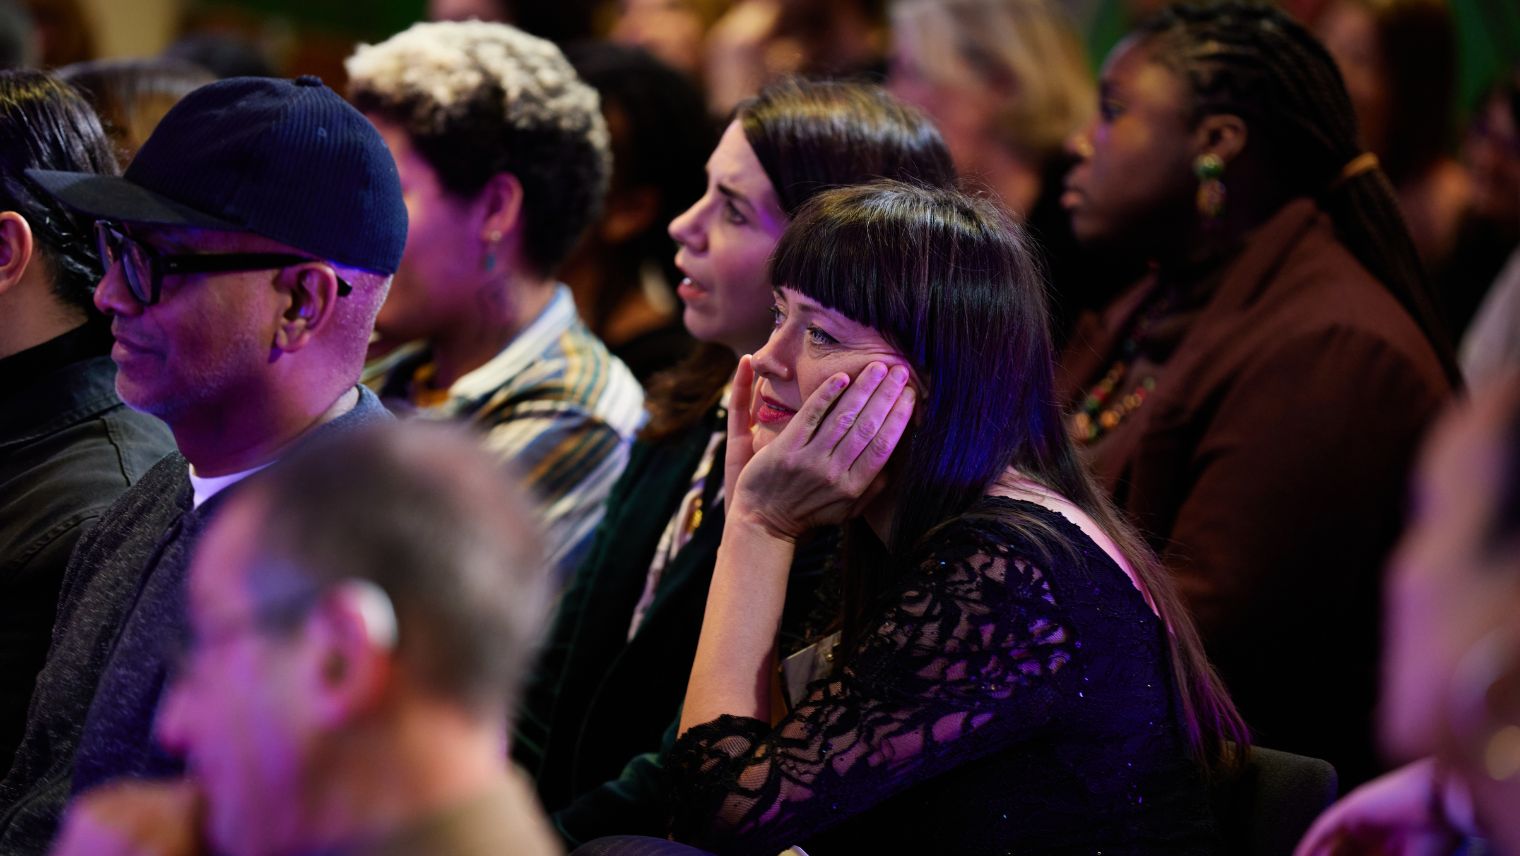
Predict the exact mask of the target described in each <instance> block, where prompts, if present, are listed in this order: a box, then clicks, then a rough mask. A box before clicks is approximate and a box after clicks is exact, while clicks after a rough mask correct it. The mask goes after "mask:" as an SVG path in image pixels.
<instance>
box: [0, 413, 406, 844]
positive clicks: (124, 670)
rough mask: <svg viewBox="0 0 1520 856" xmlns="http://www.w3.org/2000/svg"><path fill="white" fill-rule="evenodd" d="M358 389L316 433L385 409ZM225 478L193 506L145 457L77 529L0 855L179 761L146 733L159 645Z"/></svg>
mask: <svg viewBox="0 0 1520 856" xmlns="http://www.w3.org/2000/svg"><path fill="white" fill-rule="evenodd" d="M390 418H391V417H390V415H389V414H388V413H386V411H385V409H384V408H383V407H382V406H381V405H380V402H379V400H378V399H376V398H375V396H374V394H373V393H371V392H370V391H369V390H367V389H363V388H360V398H359V403H358V405H357V406H356V407H354V409H353V410H351V411H349V412H348V413H346V414H344V415H343V416H340V417H338V418H337V419H335V420H333V421H332V422H329V423H327V424H326V425H323V426H322V427H321V428H319V429H317V431H315V432H313V434H314V435H316V434H327V433H329V432H332V431H346V430H352V429H354V428H358V427H361V426H363V425H367V424H371V423H374V422H376V421H378V420H387V419H390ZM236 489H237V485H234V486H232V487H229V488H226V489H224V490H223V491H222V492H221V493H218V494H217V495H216V496H215V497H213V498H212V499H210V500H208V501H207V502H205V503H203V504H202V505H201V507H200V508H198V509H196V508H193V507H192V505H193V503H192V489H191V486H190V477H189V465H188V463H187V462H186V461H185V459H184V458H183V457H181V456H180V455H179V454H178V453H176V454H172V455H170V456H168V457H166V458H164V459H163V460H162V461H160V462H159V463H158V465H157V466H155V467H153V469H151V470H150V471H149V472H148V474H147V475H146V476H145V477H144V478H143V480H142V481H140V482H138V483H137V484H136V485H134V486H133V487H132V488H131V489H130V490H128V491H127V492H126V493H125V494H123V495H122V497H121V499H120V500H118V501H117V502H116V504H115V505H113V506H112V507H111V509H110V510H109V511H108V512H106V514H105V515H104V516H103V517H101V519H100V521H99V522H98V523H97V524H96V525H95V527H94V528H93V529H92V530H91V531H90V533H89V535H88V536H87V537H85V538H84V539H83V540H81V542H80V544H79V548H78V549H77V550H76V551H75V553H74V558H73V560H72V561H70V563H69V569H68V573H67V576H66V577H65V580H64V587H63V592H62V596H61V598H60V600H59V605H58V618H57V621H56V623H55V624H54V626H53V647H52V650H51V651H49V653H48V659H47V665H45V666H44V667H43V670H42V673H41V674H40V675H39V676H38V678H37V691H36V694H35V695H34V697H33V699H32V705H31V709H30V710H29V711H28V716H27V725H26V737H25V738H24V740H23V742H22V744H21V747H20V748H19V749H18V750H17V752H16V760H15V762H14V763H13V764H12V766H11V770H10V773H9V775H7V776H6V777H5V780H4V781H3V782H0V854H40V853H44V852H46V851H47V849H48V846H49V845H50V843H51V842H52V839H53V835H54V834H55V832H56V831H57V826H58V819H59V816H60V815H61V813H62V811H63V808H64V805H65V804H66V803H67V802H68V799H69V797H70V796H71V794H72V793H74V792H77V791H82V790H86V789H88V788H90V787H93V786H94V785H97V784H100V783H102V782H104V781H106V780H108V779H113V778H116V777H118V776H140V777H154V776H168V775H173V774H176V773H178V772H180V771H181V770H182V769H183V765H182V764H181V763H180V761H179V759H177V758H174V757H172V756H170V755H168V754H167V753H165V752H164V751H163V750H162V749H160V748H159V747H158V745H157V744H156V743H155V742H154V741H153V716H154V713H155V712H156V711H157V708H158V702H159V698H160V696H161V695H162V693H163V690H164V685H165V679H166V677H167V673H168V662H167V659H168V652H169V651H170V650H171V649H172V648H173V647H174V646H175V645H176V643H178V642H179V641H180V640H182V639H183V637H184V633H185V629H186V626H187V621H186V614H185V575H186V571H187V570H188V569H189V563H190V554H191V550H192V548H193V546H194V544H195V541H196V539H197V537H198V536H199V535H200V533H201V532H202V531H203V530H204V529H205V527H206V526H207V524H208V523H209V521H210V520H211V518H212V516H214V515H215V514H216V511H217V509H218V508H219V507H221V505H222V504H223V503H224V501H225V499H226V497H227V496H228V495H229V494H230V492H232V491H234V490H236Z"/></svg>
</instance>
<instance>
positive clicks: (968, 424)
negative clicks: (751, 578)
mask: <svg viewBox="0 0 1520 856" xmlns="http://www.w3.org/2000/svg"><path fill="white" fill-rule="evenodd" d="M771 281H772V283H773V284H775V285H777V286H781V285H785V286H786V287H787V288H790V289H793V290H795V291H797V292H799V293H801V294H803V295H806V296H808V297H810V298H812V299H813V300H816V301H818V302H819V303H821V304H823V305H824V306H827V307H829V308H831V309H833V310H835V311H837V312H839V313H841V314H843V315H845V316H846V317H848V318H850V319H852V320H854V321H856V322H858V323H860V324H864V325H866V326H868V327H871V328H873V329H875V330H877V331H879V332H880V333H881V334H882V335H883V336H884V337H885V338H886V339H887V341H888V342H889V343H890V344H891V345H892V346H893V347H894V348H896V349H897V350H898V351H899V352H900V353H902V355H903V356H904V357H905V358H906V359H907V360H908V362H909V363H910V364H911V365H912V366H913V369H914V371H915V372H916V373H917V374H918V376H919V377H920V378H922V379H923V381H924V384H925V386H926V389H925V390H924V392H923V394H922V395H921V396H920V398H919V401H918V406H917V408H916V410H915V414H914V428H913V431H912V434H911V436H910V437H909V438H908V439H907V440H906V441H905V444H906V448H900V449H899V451H898V456H899V461H898V464H897V465H898V466H899V467H900V469H899V470H898V471H897V476H896V479H897V489H898V491H899V492H900V495H901V496H903V497H912V499H911V501H907V500H904V501H901V502H899V503H898V505H897V511H896V517H895V519H894V520H893V521H892V529H891V534H890V536H889V537H888V543H887V544H886V545H885V546H886V552H887V557H888V558H887V562H886V563H885V568H886V569H887V572H886V573H881V572H880V570H879V568H880V567H882V565H881V563H877V562H864V561H860V560H859V559H858V556H859V555H860V554H859V552H858V551H854V550H851V551H850V552H848V553H847V555H846V560H845V563H844V574H845V582H844V592H845V598H846V604H845V612H844V622H845V626H844V631H845V634H846V635H847V636H851V635H855V634H856V633H858V632H859V622H860V621H861V620H862V619H863V618H864V614H865V611H866V608H867V607H868V606H869V605H870V604H871V602H872V601H874V600H875V598H876V597H877V596H879V595H880V593H881V592H882V590H883V589H885V587H886V586H887V585H889V584H890V583H891V581H892V577H893V576H895V575H896V574H898V573H902V572H903V570H904V568H905V563H906V562H908V561H910V557H912V556H913V555H914V554H915V553H916V552H917V549H918V548H919V546H920V545H921V544H922V542H923V541H924V539H925V538H926V537H927V536H928V535H930V534H931V533H932V532H934V531H935V530H936V529H938V528H939V527H941V526H943V525H945V524H946V523H948V522H950V521H952V520H954V519H956V518H958V517H960V516H962V515H964V514H966V513H967V512H968V511H969V510H970V509H971V507H972V505H973V504H974V503H975V502H976V501H977V500H978V499H979V498H981V497H982V496H984V495H985V494H986V493H987V492H988V490H989V488H991V487H992V486H993V484H994V483H995V482H997V481H998V479H999V478H1001V477H1002V476H1003V475H1004V474H1005V473H1007V472H1008V471H1009V469H1010V468H1016V469H1017V471H1018V472H1019V473H1020V474H1022V475H1023V476H1024V477H1026V478H1029V479H1032V480H1034V481H1036V482H1038V483H1039V484H1041V485H1044V486H1045V487H1047V488H1049V489H1051V490H1053V491H1055V492H1056V493H1057V494H1059V495H1061V496H1063V497H1065V498H1067V499H1068V500H1070V501H1071V502H1072V503H1074V504H1075V505H1077V506H1078V507H1079V508H1081V509H1082V510H1083V511H1085V512H1087V514H1089V515H1090V516H1091V517H1092V518H1093V520H1095V521H1096V522H1097V523H1098V525H1099V526H1100V527H1102V529H1103V531H1104V532H1106V533H1108V534H1109V535H1110V536H1111V537H1112V538H1113V539H1114V541H1115V543H1117V544H1118V545H1119V548H1120V550H1121V551H1122V553H1123V554H1124V556H1125V558H1127V559H1128V560H1129V562H1130V563H1131V565H1132V567H1133V568H1134V569H1135V571H1136V573H1137V574H1138V575H1139V578H1140V580H1141V582H1142V584H1143V585H1144V587H1145V589H1146V591H1147V592H1148V593H1149V594H1150V596H1151V597H1152V599H1153V601H1154V603H1155V605H1156V607H1157V612H1158V614H1159V615H1160V618H1161V620H1162V621H1163V622H1164V623H1165V624H1166V626H1168V627H1169V628H1171V631H1172V633H1171V658H1172V668H1173V671H1174V673H1175V677H1176V682H1177V686H1178V687H1179V694H1180V696H1181V700H1182V705H1183V710H1184V714H1185V717H1186V720H1187V722H1188V724H1189V739H1190V741H1191V745H1192V748H1193V749H1194V750H1195V752H1196V754H1197V755H1198V756H1199V757H1200V758H1201V759H1205V760H1207V761H1209V762H1211V763H1212V762H1214V761H1218V760H1219V759H1221V758H1223V757H1224V756H1225V741H1226V740H1229V741H1233V742H1234V743H1236V744H1237V745H1243V744H1244V742H1245V741H1246V734H1247V732H1246V730H1245V726H1244V725H1243V724H1242V723H1241V721H1240V718H1239V716H1238V714H1236V712H1235V709H1234V707H1233V705H1232V704H1231V703H1230V701H1229V697H1228V695H1227V694H1226V693H1225V692H1224V690H1223V689H1222V687H1221V685H1220V684H1219V682H1218V679H1217V678H1216V677H1215V676H1214V674H1213V671H1212V669H1211V668H1210V667H1209V665H1208V661H1207V659H1206V658H1205V657H1204V654H1203V647H1202V645H1201V643H1200V642H1199V640H1198V636H1197V633H1196V632H1195V630H1194V629H1193V625H1192V622H1191V620H1190V619H1189V618H1188V615H1187V612H1186V610H1185V609H1184V608H1183V606H1182V604H1181V601H1180V600H1179V599H1178V596H1177V594H1176V592H1175V591H1174V589H1173V588H1172V585H1171V581H1170V579H1169V578H1168V577H1167V576H1166V574H1165V572H1164V571H1163V569H1162V568H1161V567H1160V564H1159V562H1157V560H1156V559H1155V557H1154V555H1153V554H1152V553H1151V552H1150V551H1149V550H1148V549H1147V548H1146V547H1145V545H1144V542H1143V541H1142V540H1141V539H1140V537H1139V536H1138V535H1137V534H1136V533H1135V532H1134V531H1133V530H1132V529H1130V528H1129V526H1128V525H1126V524H1125V523H1124V521H1123V520H1122V518H1121V517H1120V516H1119V514H1118V512H1117V511H1116V510H1115V509H1114V507H1113V506H1112V505H1111V504H1110V503H1109V502H1108V501H1107V500H1106V499H1105V498H1104V496H1103V494H1102V492H1101V491H1100V490H1099V489H1098V488H1097V486H1096V485H1095V484H1094V482H1093V481H1092V478H1091V477H1090V476H1089V475H1088V473H1087V471H1086V470H1085V468H1084V467H1083V466H1082V465H1081V463H1080V461H1079V460H1078V458H1077V454H1076V451H1075V450H1074V448H1073V447H1072V444H1071V440H1070V439H1069V438H1068V436H1067V433H1066V429H1065V427H1064V423H1063V421H1062V419H1061V412H1060V409H1059V407H1058V405H1057V404H1056V399H1055V394H1054V389H1053V387H1054V383H1055V381H1054V369H1053V367H1052V360H1051V346H1050V334H1049V332H1048V330H1047V325H1046V320H1045V315H1046V309H1045V287H1044V277H1043V272H1042V271H1041V269H1040V266H1039V263H1038V261H1037V256H1036V254H1035V252H1034V250H1033V248H1032V247H1031V246H1030V243H1029V239H1028V238H1027V237H1026V236H1025V234H1024V232H1023V230H1022V229H1021V228H1020V227H1018V226H1017V225H1015V224H1014V223H1013V221H1012V220H1011V219H1009V217H1008V216H1007V214H1006V213H1004V212H1003V211H1002V210H1000V209H999V208H997V207H996V206H995V205H993V204H992V203H990V202H987V201H985V200H981V199H977V198H973V197H970V196H967V195H965V194H962V193H959V192H956V191H954V190H946V189H939V188H927V187H922V186H917V185H911V184H906V183H901V182H878V183H875V184H869V185H864V186H857V187H848V188H841V189H838V190H833V191H829V192H827V193H824V194H821V195H819V196H817V197H816V198H815V199H813V200H812V201H811V202H809V203H808V204H807V205H806V206H804V207H803V208H802V210H801V211H799V212H798V214H797V216H796V217H795V218H794V219H793V220H792V222H791V224H790V225H789V226H788V228H787V230H786V232H785V234H783V236H782V238H781V241H780V243H779V244H778V245H777V247H776V254H775V257H774V260H773V263H772V267H771ZM1013 523H1014V525H1015V526H1017V527H1019V528H1022V529H1025V530H1027V531H1031V532H1032V533H1037V534H1038V535H1039V536H1041V537H1036V538H1035V539H1034V540H1035V542H1036V543H1047V544H1048V543H1060V542H1061V541H1062V540H1063V539H1060V538H1056V537H1052V536H1053V535H1055V533H1053V532H1051V531H1050V530H1049V529H1048V528H1047V527H1046V526H1045V525H1043V524H1042V523H1041V522H1040V521H1039V520H1037V519H1035V518H1032V517H1031V518H1021V517H1015V519H1014V520H1013Z"/></svg>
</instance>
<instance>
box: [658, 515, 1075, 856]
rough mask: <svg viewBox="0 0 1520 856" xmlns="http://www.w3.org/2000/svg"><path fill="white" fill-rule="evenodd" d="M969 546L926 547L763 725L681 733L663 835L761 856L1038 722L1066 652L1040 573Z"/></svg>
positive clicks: (1049, 704) (1071, 646)
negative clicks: (855, 641) (812, 678)
mask: <svg viewBox="0 0 1520 856" xmlns="http://www.w3.org/2000/svg"><path fill="white" fill-rule="evenodd" d="M956 528H957V529H959V530H960V533H961V535H962V536H965V535H967V534H969V533H967V532H966V528H965V527H964V526H958V527H956ZM975 534H976V535H978V536H980V537H974V538H968V537H960V538H948V539H947V538H943V537H942V540H941V543H940V546H939V547H938V548H936V549H935V550H934V551H933V552H932V553H931V554H930V555H929V557H928V558H927V559H925V560H924V561H922V562H921V563H920V564H919V565H918V567H917V568H916V569H915V572H913V573H911V574H908V575H907V577H908V578H907V579H905V580H903V581H902V582H901V583H900V584H899V585H898V587H897V588H896V589H895V590H894V592H893V593H892V594H891V595H890V596H889V597H888V598H887V599H884V600H883V607H882V609H881V611H880V613H879V620H878V623H877V625H876V627H875V629H874V631H872V632H871V633H870V634H869V635H868V636H867V637H866V638H865V639H864V640H863V641H862V642H861V643H860V644H859V645H858V646H857V647H856V648H855V650H853V651H852V652H851V653H850V655H849V656H848V658H847V659H846V661H845V664H844V667H843V668H842V669H841V670H840V673H839V675H838V676H837V677H836V678H834V679H832V680H830V681H827V682H823V683H819V684H817V685H815V686H814V687H813V689H812V691H811V693H810V694H809V696H808V697H807V698H806V699H805V700H804V701H803V702H802V703H801V704H799V705H798V706H797V708H796V709H795V710H793V711H792V713H791V714H790V715H789V716H787V718H786V719H785V720H783V721H782V722H781V723H780V724H779V725H778V726H777V727H775V728H774V729H772V728H771V727H770V726H769V725H768V724H766V723H763V722H760V721H758V720H754V719H746V718H740V717H733V716H722V717H719V718H718V719H716V720H714V721H712V722H708V723H704V724H702V725H698V726H696V727H694V728H692V729H690V730H689V731H687V732H686V733H685V734H683V735H682V736H681V738H680V740H679V741H677V743H676V746H675V747H674V749H673V750H672V752H671V757H670V767H671V774H672V775H673V777H674V783H675V788H676V805H677V809H676V811H677V813H676V829H675V831H676V834H677V836H676V837H677V838H679V839H680V840H683V841H690V842H693V843H697V844H702V845H707V846H717V845H723V844H724V843H725V842H739V843H740V846H739V847H738V848H736V849H738V850H741V851H749V850H750V849H754V850H756V851H757V852H763V851H765V850H769V851H770V852H775V851H776V850H778V849H780V846H785V845H787V844H791V843H795V842H797V841H799V840H802V839H804V838H806V837H808V836H810V835H812V834H816V833H817V832H820V831H822V830H823V829H824V828H826V827H827V826H829V825H831V824H832V823H833V822H834V821H836V820H842V819H844V818H845V817H848V816H850V815H852V814H855V813H858V812H859V811H861V810H863V809H865V808H868V807H869V806H871V805H873V804H875V803H877V802H880V801H881V800H883V799H885V798H887V797H888V796H890V795H891V794H893V793H895V792H898V791H901V790H903V789H905V788H907V787H909V786H911V785H913V784H915V783H916V782H920V781H923V780H925V779H928V778H930V777H932V776H935V775H937V774H939V773H941V772H944V771H945V770H948V769H950V768H952V767H955V766H957V765H958V764H961V763H963V762H965V761H967V760H970V759H973V758H976V757H979V756H982V755H986V754H988V753H991V752H993V751H995V750H997V749H999V748H1002V747H1004V746H1006V745H1009V743H1011V742H1013V741H1014V740H1017V739H1018V736H1019V735H1020V734H1024V733H1029V732H1030V731H1032V730H1033V729H1035V728H1037V727H1039V726H1040V725H1041V724H1043V723H1044V722H1046V721H1047V720H1048V719H1049V718H1050V712H1051V711H1052V710H1053V709H1054V706H1055V701H1056V698H1057V693H1056V690H1055V687H1054V686H1053V682H1054V678H1055V677H1056V675H1057V674H1058V673H1060V672H1061V671H1062V669H1063V667H1065V666H1066V664H1068V663H1069V662H1070V661H1071V659H1072V657H1073V655H1074V653H1075V651H1076V649H1077V648H1078V647H1080V646H1079V645H1078V644H1077V642H1076V640H1075V639H1074V637H1073V634H1072V632H1071V630H1070V629H1069V628H1068V627H1067V626H1066V625H1065V624H1064V623H1063V619H1062V615H1061V612H1060V610H1059V608H1058V605H1057V604H1056V601H1055V598H1054V597H1053V595H1052V594H1051V589H1050V586H1049V584H1048V582H1047V580H1046V578H1045V572H1044V571H1043V570H1042V568H1041V567H1039V566H1038V565H1037V564H1036V563H1035V562H1033V561H1031V559H1030V558H1029V557H1026V556H1023V555H1018V554H1016V553H1015V552H1014V551H1012V550H1011V549H1010V548H1009V547H1008V546H1007V545H1006V544H1003V543H999V539H995V538H990V537H987V536H986V535H985V533H982V532H976V533H975ZM1002 540H1006V539H1002ZM778 845H779V846H778Z"/></svg>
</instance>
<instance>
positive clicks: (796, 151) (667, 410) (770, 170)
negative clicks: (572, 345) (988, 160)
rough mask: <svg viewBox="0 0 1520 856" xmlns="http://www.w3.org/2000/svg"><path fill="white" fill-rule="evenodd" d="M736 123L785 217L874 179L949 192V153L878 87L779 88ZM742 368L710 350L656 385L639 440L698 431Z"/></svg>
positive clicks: (927, 126)
mask: <svg viewBox="0 0 1520 856" xmlns="http://www.w3.org/2000/svg"><path fill="white" fill-rule="evenodd" d="M734 121H736V122H738V123H739V124H740V126H741V127H742V128H743V129H744V138H745V140H746V141H747V142H748V143H749V145H750V148H751V149H753V150H754V152H755V157H756V158H757V159H758V160H759V161H760V166H761V167H762V168H763V169H764V170H765V176H766V178H768V179H770V182H771V187H772V188H774V189H775V191H776V199H777V200H778V201H779V202H780V204H781V210H782V211H783V212H785V213H786V215H787V216H788V217H790V216H792V215H793V214H795V213H796V212H797V210H798V209H799V208H800V207H802V205H803V203H805V202H807V201H808V200H809V199H811V198H812V197H813V196H814V195H816V194H817V193H818V192H819V191H822V190H826V189H828V188H832V187H843V186H846V185H851V184H860V183H863V182H867V181H871V180H873V179H877V178H892V179H900V180H906V181H914V182H919V183H922V184H925V185H931V186H935V187H952V186H954V184H955V180H956V179H955V166H954V165H953V164H952V163H951V161H950V151H949V149H947V148H946V147H945V141H944V139H942V138H941V137H940V135H939V131H938V130H937V129H936V128H935V127H934V123H933V122H931V121H929V119H927V118H926V117H925V116H924V115H923V114H922V113H920V112H919V111H918V110H916V109H914V108H913V107H910V106H908V105H907V104H904V103H903V102H901V101H899V100H897V99H896V98H893V97H892V96H891V95H889V94H887V92H886V90H884V89H882V88H881V87H879V86H872V85H869V84H864V83H850V82H842V81H804V80H795V79H793V80H784V81H782V82H780V83H776V84H773V85H771V86H768V87H766V88H765V89H764V90H762V91H761V92H760V94H759V95H757V96H755V97H754V98H751V99H749V100H748V101H745V102H744V103H742V104H740V105H739V106H738V107H737V108H735V110H734ZM738 364H739V355H738V354H735V353H733V352H732V351H730V350H729V349H728V348H726V347H724V346H722V345H716V344H710V343H709V344H703V345H701V346H698V347H697V348H696V350H695V351H694V352H693V353H692V355H691V356H690V357H689V358H687V359H686V360H685V361H684V362H683V363H682V364H680V365H678V366H676V367H675V368H673V369H671V370H670V371H669V372H666V373H664V374H662V375H658V376H656V377H654V378H652V379H651V380H650V384H649V398H648V406H649V412H650V420H649V425H648V427H646V428H645V429H644V433H643V435H642V436H643V439H645V440H650V441H658V440H661V439H664V438H667V437H670V436H672V435H675V434H679V433H681V432H682V431H684V430H686V429H687V428H689V427H691V426H692V425H694V424H696V423H697V422H698V421H699V420H701V419H702V417H703V415H704V414H706V413H707V411H708V410H709V409H711V408H712V406H713V405H714V404H716V403H717V401H718V399H719V398H720V397H721V396H722V394H723V387H724V385H725V384H727V383H728V379H729V378H731V377H733V373H734V369H735V368H737V367H738Z"/></svg>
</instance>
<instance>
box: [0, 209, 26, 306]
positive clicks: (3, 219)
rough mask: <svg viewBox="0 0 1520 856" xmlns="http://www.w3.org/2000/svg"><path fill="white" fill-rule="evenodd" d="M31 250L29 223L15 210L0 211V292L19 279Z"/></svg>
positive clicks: (2, 292)
mask: <svg viewBox="0 0 1520 856" xmlns="http://www.w3.org/2000/svg"><path fill="white" fill-rule="evenodd" d="M32 250H33V244H32V226H31V224H30V223H28V222H26V218H25V217H22V216H21V215H20V214H18V213H16V212H15V211H0V294H4V293H6V292H7V291H10V289H11V288H13V287H14V286H15V285H16V283H18V282H20V281H21V276H22V274H24V273H26V268H27V265H29V264H31V261H32Z"/></svg>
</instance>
